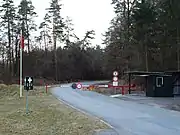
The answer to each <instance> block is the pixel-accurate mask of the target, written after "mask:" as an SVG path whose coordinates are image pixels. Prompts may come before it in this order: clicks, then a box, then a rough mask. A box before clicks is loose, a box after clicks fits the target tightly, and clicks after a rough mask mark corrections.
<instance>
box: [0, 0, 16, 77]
mask: <svg viewBox="0 0 180 135" xmlns="http://www.w3.org/2000/svg"><path fill="white" fill-rule="evenodd" d="M0 11H1V19H2V22H1V27H2V29H4V32H5V34H6V35H7V36H6V37H7V40H8V45H7V49H8V50H7V58H8V61H9V62H7V67H9V68H8V69H9V77H10V78H11V75H12V73H13V72H12V71H13V70H12V62H13V45H12V43H13V42H12V41H13V34H14V33H13V32H14V26H15V22H14V20H15V17H16V15H15V11H16V10H15V6H14V3H13V0H3V3H2V5H1V10H0Z"/></svg>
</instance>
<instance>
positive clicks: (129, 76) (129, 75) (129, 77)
mask: <svg viewBox="0 0 180 135" xmlns="http://www.w3.org/2000/svg"><path fill="white" fill-rule="evenodd" d="M128 80H129V94H131V74H130V73H129V74H128Z"/></svg>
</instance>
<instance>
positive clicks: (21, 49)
mask: <svg viewBox="0 0 180 135" xmlns="http://www.w3.org/2000/svg"><path fill="white" fill-rule="evenodd" d="M22 36H23V33H22V29H21V38H20V97H22V57H23V56H22V51H23V48H22V44H23V43H22V42H23V41H22V40H23V39H22V38H23V37H22Z"/></svg>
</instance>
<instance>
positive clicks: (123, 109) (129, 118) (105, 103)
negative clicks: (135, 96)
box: [52, 82, 180, 135]
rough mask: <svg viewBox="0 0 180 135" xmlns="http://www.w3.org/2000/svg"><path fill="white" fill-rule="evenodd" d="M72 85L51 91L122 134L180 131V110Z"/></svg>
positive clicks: (160, 134) (157, 134) (178, 133)
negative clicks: (107, 94) (102, 93)
mask: <svg viewBox="0 0 180 135" xmlns="http://www.w3.org/2000/svg"><path fill="white" fill-rule="evenodd" d="M93 83H94V82H93ZM86 84H87V83H86ZM88 84H90V82H88ZM70 86H71V84H67V85H66V87H64V88H62V87H57V88H54V89H53V90H52V93H53V94H54V95H55V96H56V97H57V98H58V99H60V100H63V101H65V102H67V103H68V104H71V105H72V106H74V107H76V108H78V109H80V110H82V111H85V112H87V113H89V114H92V115H94V116H96V117H99V118H101V119H102V120H104V121H106V122H107V123H109V124H110V125H111V126H112V127H113V128H114V129H115V130H116V132H117V133H118V134H119V135H180V112H176V111H171V110H166V109H163V108H160V107H156V106H149V105H145V104H139V103H136V102H134V101H123V100H120V99H115V98H112V97H108V96H104V95H101V94H98V93H95V92H90V91H82V90H74V89H72V88H71V87H70Z"/></svg>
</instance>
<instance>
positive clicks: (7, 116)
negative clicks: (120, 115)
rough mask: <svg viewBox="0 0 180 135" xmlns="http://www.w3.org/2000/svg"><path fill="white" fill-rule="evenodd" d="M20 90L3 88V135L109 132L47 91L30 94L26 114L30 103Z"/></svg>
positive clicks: (0, 103)
mask: <svg viewBox="0 0 180 135" xmlns="http://www.w3.org/2000/svg"><path fill="white" fill-rule="evenodd" d="M18 90H19V87H18V86H17V85H11V86H6V85H0V135H90V134H93V133H94V131H98V130H101V129H106V128H108V127H107V126H106V125H105V124H103V123H102V122H100V121H99V120H98V119H95V118H93V117H90V116H86V115H84V114H82V113H80V112H78V111H76V110H74V109H72V108H70V107H68V106H66V105H64V104H63V103H61V102H60V101H58V100H57V99H55V98H54V97H53V96H52V95H51V94H50V93H48V94H46V93H45V90H44V88H43V87H36V88H35V90H34V91H31V92H29V98H28V99H29V112H30V113H29V114H26V110H25V103H26V100H25V97H23V98H21V99H20V98H19V92H18ZM23 95H25V91H24V94H23Z"/></svg>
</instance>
